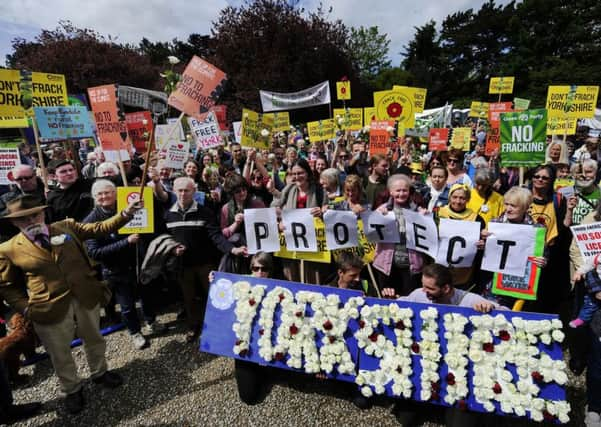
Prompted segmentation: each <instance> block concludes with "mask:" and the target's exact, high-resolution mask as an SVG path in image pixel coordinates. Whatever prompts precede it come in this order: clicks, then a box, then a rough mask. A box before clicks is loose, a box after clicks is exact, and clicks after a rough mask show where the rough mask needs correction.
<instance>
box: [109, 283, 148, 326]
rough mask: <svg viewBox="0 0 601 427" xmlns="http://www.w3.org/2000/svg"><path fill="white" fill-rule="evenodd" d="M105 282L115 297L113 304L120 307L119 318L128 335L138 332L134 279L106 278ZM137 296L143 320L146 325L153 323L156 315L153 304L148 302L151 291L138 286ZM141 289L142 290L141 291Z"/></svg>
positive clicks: (138, 319)
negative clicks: (120, 317)
mask: <svg viewBox="0 0 601 427" xmlns="http://www.w3.org/2000/svg"><path fill="white" fill-rule="evenodd" d="M107 281H108V282H109V286H110V288H111V291H112V292H113V294H114V296H115V302H116V303H117V304H119V306H120V307H121V316H122V317H123V321H124V322H125V326H127V329H128V330H129V333H130V334H132V335H133V334H136V333H138V332H140V329H141V327H140V318H139V316H138V311H137V310H136V299H137V293H136V289H135V287H136V278H135V276H125V277H115V276H112V277H108V278H107ZM140 288H141V289H140V291H139V292H138V293H139V296H140V299H141V301H142V313H143V315H144V320H146V321H147V322H148V323H152V322H154V320H155V318H156V314H155V312H154V304H152V301H151V300H150V297H151V290H150V289H147V287H145V286H140ZM142 288H143V289H142Z"/></svg>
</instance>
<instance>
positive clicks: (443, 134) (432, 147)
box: [428, 128, 449, 151]
mask: <svg viewBox="0 0 601 427" xmlns="http://www.w3.org/2000/svg"><path fill="white" fill-rule="evenodd" d="M448 144H449V129H448V128H432V129H430V133H429V136H428V150H429V151H447V149H448Z"/></svg>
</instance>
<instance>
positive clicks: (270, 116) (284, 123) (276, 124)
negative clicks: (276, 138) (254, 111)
mask: <svg viewBox="0 0 601 427" xmlns="http://www.w3.org/2000/svg"><path fill="white" fill-rule="evenodd" d="M265 116H267V120H273V129H272V130H273V131H274V132H286V131H289V130H290V113H289V112H288V111H280V112H279V113H265V114H263V117H265Z"/></svg>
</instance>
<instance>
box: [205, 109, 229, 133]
mask: <svg viewBox="0 0 601 427" xmlns="http://www.w3.org/2000/svg"><path fill="white" fill-rule="evenodd" d="M209 111H212V112H213V113H215V118H216V119H217V123H219V129H220V130H224V131H225V130H228V127H227V105H213V106H212V107H211V109H210V110H209Z"/></svg>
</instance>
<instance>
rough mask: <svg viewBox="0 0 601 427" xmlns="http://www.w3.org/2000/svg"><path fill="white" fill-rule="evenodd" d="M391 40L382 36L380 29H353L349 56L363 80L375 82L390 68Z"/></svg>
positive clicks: (348, 47)
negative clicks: (377, 77)
mask: <svg viewBox="0 0 601 427" xmlns="http://www.w3.org/2000/svg"><path fill="white" fill-rule="evenodd" d="M389 45H390V40H389V39H388V36H387V35H386V34H380V33H379V31H378V27H377V26H375V27H369V28H365V27H363V26H360V27H359V28H351V30H350V37H349V40H348V46H347V49H348V56H349V57H350V59H351V62H352V63H353V67H355V69H356V70H357V72H358V74H359V77H360V78H361V80H363V81H365V82H371V81H373V80H374V79H375V78H376V76H377V75H378V74H379V73H380V72H382V71H384V70H385V69H387V68H389V67H390V60H389V59H388V58H387V57H388V49H389Z"/></svg>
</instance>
